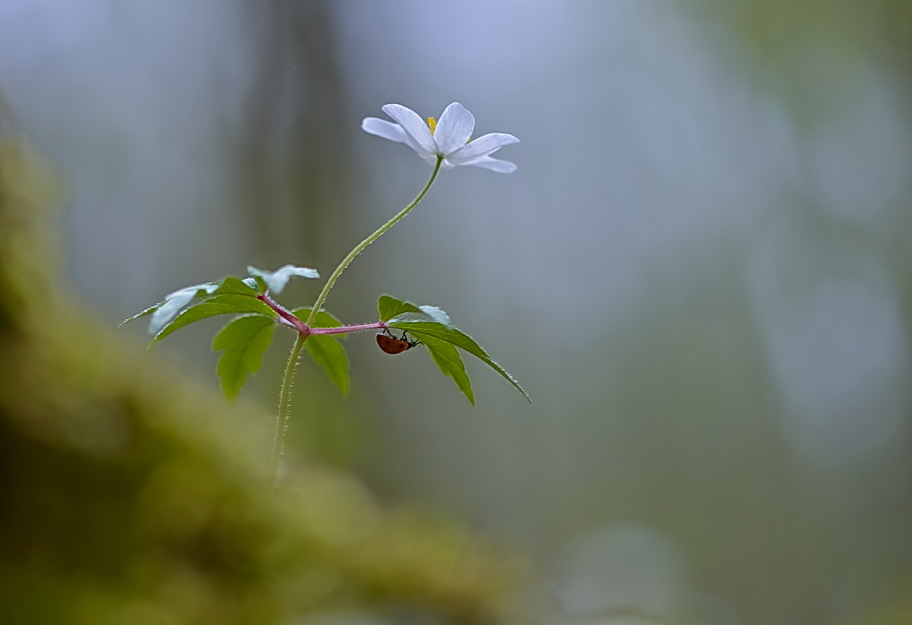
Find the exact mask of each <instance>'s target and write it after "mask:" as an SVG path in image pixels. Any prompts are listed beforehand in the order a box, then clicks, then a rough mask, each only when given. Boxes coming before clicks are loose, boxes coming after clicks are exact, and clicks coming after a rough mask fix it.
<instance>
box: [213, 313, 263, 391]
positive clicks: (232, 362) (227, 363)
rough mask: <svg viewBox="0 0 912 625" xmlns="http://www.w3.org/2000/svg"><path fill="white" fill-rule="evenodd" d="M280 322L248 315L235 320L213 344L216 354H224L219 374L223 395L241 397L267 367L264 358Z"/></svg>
mask: <svg viewBox="0 0 912 625" xmlns="http://www.w3.org/2000/svg"><path fill="white" fill-rule="evenodd" d="M275 328H276V322H275V320H274V319H272V318H270V317H264V316H263V315H245V316H242V317H238V318H236V319H234V320H232V321H231V322H230V323H229V324H228V325H226V326H225V327H224V328H222V329H221V331H219V333H218V334H216V335H215V338H214V339H213V340H212V351H221V352H222V355H221V356H220V357H219V360H218V365H217V366H216V371H217V373H218V376H219V378H220V379H221V381H222V392H224V393H225V396H226V397H228V399H234V398H235V397H237V394H238V392H239V391H240V390H241V388H242V387H243V386H244V383H245V382H246V381H247V375H248V374H254V373H256V372H257V371H259V370H260V367H261V366H262V365H263V354H264V353H265V352H266V350H267V349H268V348H269V345H270V344H271V343H272V337H273V334H274V333H275Z"/></svg>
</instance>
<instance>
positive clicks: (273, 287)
mask: <svg viewBox="0 0 912 625" xmlns="http://www.w3.org/2000/svg"><path fill="white" fill-rule="evenodd" d="M247 273H249V274H250V276H251V277H252V278H253V279H254V280H256V283H257V285H259V287H260V289H259V290H260V292H263V291H269V292H270V293H274V294H276V295H278V294H279V293H281V292H282V290H283V289H284V288H285V285H286V284H288V281H289V280H290V279H291V278H294V277H300V278H319V277H320V272H318V271H317V270H316V269H311V268H310V267H296V266H294V265H285V266H283V267H280V268H278V269H276V270H275V271H265V270H263V269H257V268H256V267H247Z"/></svg>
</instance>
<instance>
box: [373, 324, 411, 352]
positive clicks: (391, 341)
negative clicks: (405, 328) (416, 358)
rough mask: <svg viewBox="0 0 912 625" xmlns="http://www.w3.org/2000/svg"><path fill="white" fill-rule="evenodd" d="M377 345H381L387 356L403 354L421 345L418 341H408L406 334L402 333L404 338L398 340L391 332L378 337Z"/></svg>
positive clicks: (385, 332) (387, 331)
mask: <svg viewBox="0 0 912 625" xmlns="http://www.w3.org/2000/svg"><path fill="white" fill-rule="evenodd" d="M377 345H379V346H380V349H382V350H383V351H385V352H386V353H387V354H401V353H402V352H404V351H405V350H407V349H411V348H413V347H415V346H416V345H420V343H419V342H418V341H410V340H408V338H406V336H405V332H403V333H402V338H396V337H395V336H393V335H392V334H390V332H389V330H384V331H383V332H381V333H380V334H378V335H377Z"/></svg>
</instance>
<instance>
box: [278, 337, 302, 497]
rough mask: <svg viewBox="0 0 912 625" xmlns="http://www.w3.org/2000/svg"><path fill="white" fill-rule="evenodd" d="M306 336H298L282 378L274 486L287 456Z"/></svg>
mask: <svg viewBox="0 0 912 625" xmlns="http://www.w3.org/2000/svg"><path fill="white" fill-rule="evenodd" d="M306 340H307V335H306V334H300V333H299V334H298V337H297V339H295V344H294V346H293V347H292V348H291V354H289V356H288V364H287V365H285V375H284V377H283V378H282V391H281V393H280V394H279V414H278V416H277V417H276V427H275V437H274V438H273V440H272V459H271V460H270V461H269V481H270V482H271V483H272V485H273V486H278V484H279V466H280V465H281V464H282V457H283V456H284V455H285V432H287V431H288V417H289V416H290V412H291V387H292V386H294V376H295V370H296V369H297V367H298V357H299V356H300V355H301V350H302V349H303V348H304V341H306Z"/></svg>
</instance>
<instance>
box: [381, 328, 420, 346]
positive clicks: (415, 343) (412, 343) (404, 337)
mask: <svg viewBox="0 0 912 625" xmlns="http://www.w3.org/2000/svg"><path fill="white" fill-rule="evenodd" d="M383 333H384V334H385V335H387V336H388V337H390V338H394V339H396V340H398V341H405V342H406V343H408V346H409V348H412V347H418V346H419V345H423V343H422V342H421V341H410V340H409V338H408V332H407V331H405V330H403V331H402V336H396V335H395V334H393V333H392V332H390V331H389V328H383Z"/></svg>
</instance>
